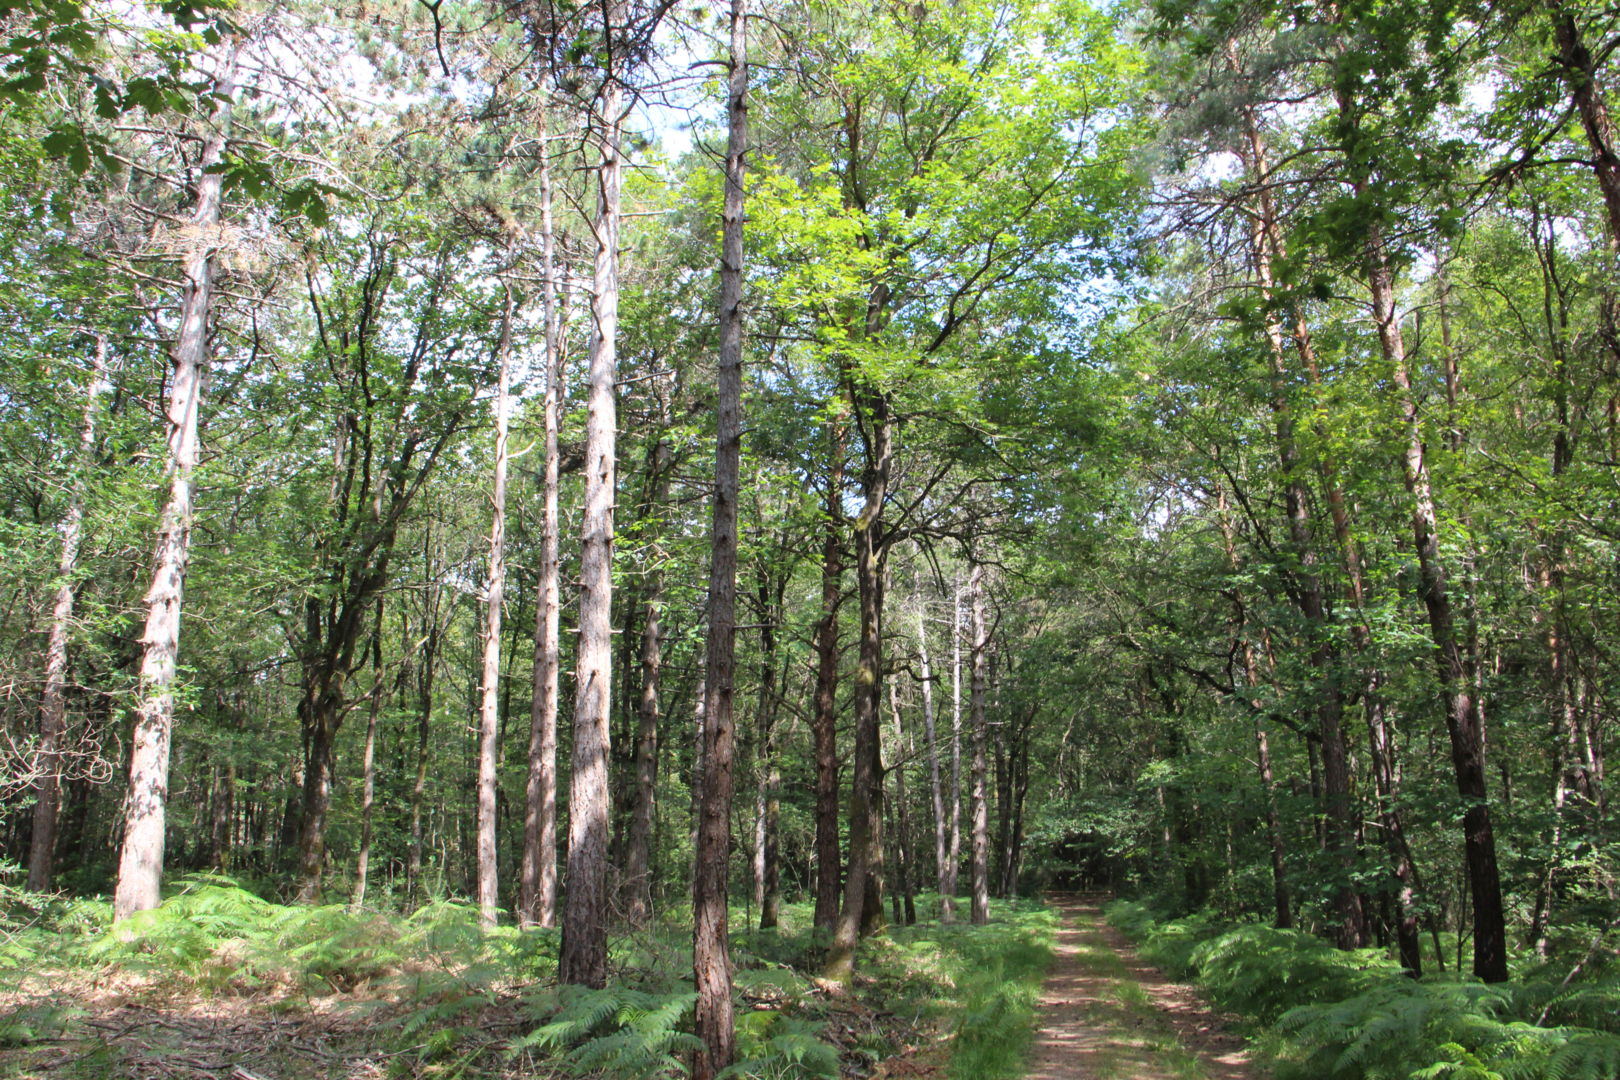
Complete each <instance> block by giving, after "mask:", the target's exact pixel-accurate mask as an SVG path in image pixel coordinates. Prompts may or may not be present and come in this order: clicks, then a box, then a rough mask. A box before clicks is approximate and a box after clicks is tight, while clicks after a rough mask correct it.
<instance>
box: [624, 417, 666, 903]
mask: <svg viewBox="0 0 1620 1080" xmlns="http://www.w3.org/2000/svg"><path fill="white" fill-rule="evenodd" d="M666 420H667V417H666ZM670 456H671V455H670V447H669V443H668V441H667V440H665V439H663V438H660V439H659V440H658V441H657V442H656V443H655V444H654V445H653V450H652V460H650V461H649V462H648V463H647V470H648V480H647V486H648V500H647V502H648V513H649V514H656V513H657V512H658V510H657V508H658V507H660V506H662V505H663V504H664V503H665V502H666V501H667V499H668V496H669V461H670ZM663 606H664V573H663V571H662V570H661V569H654V570H653V571H652V573H651V574H649V575H648V580H647V598H646V602H645V604H644V606H643V608H642V619H641V699H640V702H639V703H638V705H637V709H636V738H635V762H634V767H635V789H634V799H635V802H634V805H633V806H632V808H631V818H630V835H629V838H628V842H627V843H626V845H625V867H624V878H625V919H626V921H628V922H629V923H630V925H632V926H639V925H641V924H642V923H644V922H646V921H647V919H649V918H651V917H652V834H653V817H654V812H655V810H656V808H657V793H658V792H657V787H658V715H659V710H658V694H659V689H660V685H659V684H660V679H661V676H662V672H663V649H664V638H663V619H662V611H663Z"/></svg>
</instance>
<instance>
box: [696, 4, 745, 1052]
mask: <svg viewBox="0 0 1620 1080" xmlns="http://www.w3.org/2000/svg"><path fill="white" fill-rule="evenodd" d="M730 75H731V78H730V82H729V85H728V87H727V95H726V105H727V109H726V114H727V119H728V121H729V125H728V131H727V134H726V182H725V204H724V208H723V210H722V213H721V241H720V356H719V361H720V362H719V373H718V385H717V387H716V390H717V393H716V403H715V412H716V425H715V449H714V525H713V532H712V545H713V547H712V556H711V560H710V563H709V647H708V656H707V663H706V665H705V668H706V672H707V674H706V677H705V679H704V683H705V685H704V691H705V693H706V694H707V695H708V699H709V706H708V709H707V713H708V717H707V719H708V726H707V730H706V731H705V733H704V734H705V742H706V746H705V752H704V768H703V812H702V816H701V818H700V823H699V827H698V843H697V855H696V864H695V866H694V867H693V872H692V877H693V881H692V980H693V984H694V987H695V988H696V990H697V1005H696V1008H695V1011H694V1031H695V1033H696V1035H697V1037H698V1038H699V1039H700V1040H701V1041H702V1043H703V1045H702V1047H701V1048H700V1049H698V1050H697V1051H696V1052H695V1053H694V1054H693V1059H692V1076H693V1080H713V1078H714V1077H715V1076H717V1075H719V1074H720V1073H721V1072H722V1071H724V1070H725V1069H728V1068H730V1067H731V1065H732V1063H733V1061H734V1060H735V1059H736V1028H735V1024H734V1018H733V1015H732V1003H731V942H730V936H729V933H728V927H727V918H728V913H727V904H728V900H727V889H726V877H727V874H726V870H727V866H728V863H729V856H730V853H731V794H732V775H731V769H732V753H733V739H734V726H733V719H734V718H733V705H734V704H735V701H734V697H735V685H734V684H735V680H736V644H737V640H736V639H737V494H738V489H739V486H740V485H739V473H740V471H741V464H742V354H743V312H742V291H743V180H744V171H743V170H744V160H743V159H744V156H745V155H746V154H747V152H748V34H747V7H746V4H745V0H732V4H731V57H730Z"/></svg>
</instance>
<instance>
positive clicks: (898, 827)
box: [889, 679, 917, 926]
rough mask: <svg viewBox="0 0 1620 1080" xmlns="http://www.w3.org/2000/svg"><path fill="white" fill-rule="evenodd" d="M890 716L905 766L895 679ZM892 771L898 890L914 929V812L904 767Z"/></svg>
mask: <svg viewBox="0 0 1620 1080" xmlns="http://www.w3.org/2000/svg"><path fill="white" fill-rule="evenodd" d="M889 716H890V717H891V718H892V720H893V723H894V753H895V757H896V759H897V760H900V761H902V762H903V761H904V758H905V757H906V731H905V726H904V721H902V719H901V717H900V698H899V691H898V689H897V688H896V686H895V684H894V681H893V680H892V679H891V680H890V681H889ZM893 771H894V805H895V811H894V825H895V836H894V876H895V887H896V890H897V891H898V893H899V896H900V900H901V908H902V909H903V910H904V913H905V924H906V925H907V926H914V925H916V922H917V900H916V895H915V894H914V893H913V892H912V890H911V810H910V808H909V807H908V806H907V804H906V767H905V765H904V764H903V763H902V764H899V765H896V766H895V767H894V770H893ZM896 921H899V920H896Z"/></svg>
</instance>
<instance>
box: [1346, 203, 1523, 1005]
mask: <svg viewBox="0 0 1620 1080" xmlns="http://www.w3.org/2000/svg"><path fill="white" fill-rule="evenodd" d="M1367 282H1368V286H1369V288H1370V290H1371V292H1372V301H1373V319H1374V321H1375V322H1376V323H1377V327H1378V340H1379V346H1380V348H1381V350H1382V352H1383V356H1384V360H1385V362H1386V363H1387V364H1388V365H1389V366H1390V368H1391V372H1392V375H1393V378H1394V381H1395V386H1396V389H1397V391H1398V394H1399V398H1398V404H1399V407H1400V412H1401V423H1402V427H1403V429H1404V435H1405V437H1406V447H1405V450H1404V452H1403V453H1402V455H1401V464H1402V468H1403V471H1404V472H1405V476H1406V488H1407V493H1408V495H1409V496H1410V497H1411V500H1412V504H1411V519H1412V542H1413V548H1414V550H1415V551H1416V553H1417V557H1418V577H1419V585H1418V591H1419V594H1420V597H1421V599H1422V600H1423V606H1424V608H1425V610H1426V611H1427V613H1428V617H1429V633H1430V637H1431V638H1432V640H1433V642H1434V647H1435V667H1436V674H1437V675H1438V677H1439V683H1440V689H1441V692H1442V694H1443V696H1444V698H1445V711H1446V729H1447V732H1448V734H1449V735H1450V739H1451V759H1452V767H1453V770H1454V772H1455V773H1456V778H1457V792H1458V794H1460V795H1461V796H1462V797H1463V799H1464V800H1465V801H1467V803H1468V809H1467V810H1466V811H1465V812H1464V815H1463V853H1464V861H1465V863H1466V867H1467V874H1468V885H1469V894H1470V897H1471V899H1472V901H1473V907H1474V974H1475V975H1476V976H1477V977H1478V978H1480V979H1483V980H1484V981H1486V982H1503V981H1505V980H1506V979H1507V977H1508V970H1507V930H1506V918H1505V914H1504V912H1503V907H1502V881H1501V874H1500V871H1499V870H1498V868H1497V862H1496V837H1495V833H1494V832H1493V829H1492V825H1491V812H1490V805H1489V802H1488V801H1487V799H1488V795H1487V784H1486V773H1485V732H1484V725H1483V722H1482V717H1481V713H1480V707H1479V701H1478V698H1477V695H1476V694H1475V691H1474V678H1473V671H1472V670H1471V667H1470V664H1471V662H1477V658H1475V659H1472V660H1471V658H1469V657H1467V656H1465V655H1464V652H1463V648H1462V645H1461V643H1460V642H1459V641H1458V637H1457V626H1456V618H1455V616H1454V614H1453V612H1452V607H1451V594H1450V587H1449V584H1448V581H1447V574H1446V569H1445V565H1444V563H1443V562H1442V561H1441V558H1440V537H1439V523H1438V516H1437V515H1436V513H1435V506H1434V495H1433V491H1432V488H1431V486H1430V482H1429V466H1428V460H1427V456H1426V453H1425V447H1424V438H1423V424H1422V419H1421V416H1420V414H1419V411H1418V404H1417V396H1416V393H1415V392H1414V389H1413V386H1412V379H1411V376H1410V374H1409V372H1408V370H1407V361H1406V349H1405V343H1404V341H1403V340H1402V336H1401V327H1400V322H1399V318H1398V315H1397V312H1396V307H1395V286H1394V278H1393V274H1392V273H1391V271H1390V268H1389V262H1388V258H1387V256H1386V254H1385V251H1384V246H1383V237H1382V234H1381V233H1380V232H1379V230H1378V229H1377V228H1376V227H1374V228H1372V229H1370V230H1369V235H1368V240H1367Z"/></svg>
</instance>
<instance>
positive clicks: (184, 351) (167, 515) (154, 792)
mask: <svg viewBox="0 0 1620 1080" xmlns="http://www.w3.org/2000/svg"><path fill="white" fill-rule="evenodd" d="M241 50H242V42H241V40H240V39H239V38H231V39H229V40H227V41H226V42H224V43H222V45H221V46H220V47H219V50H218V51H217V53H216V55H215V56H214V58H213V60H214V65H213V66H214V71H213V73H212V74H211V75H210V81H211V84H212V90H211V93H212V96H213V98H214V105H213V108H212V110H211V112H210V114H209V118H208V124H209V131H208V134H207V135H205V136H204V142H203V147H202V151H201V153H200V154H199V155H198V160H197V170H196V180H195V182H194V188H195V191H196V202H195V204H194V206H193V207H192V210H191V217H190V226H191V228H192V229H193V230H195V234H196V237H197V239H196V241H195V242H194V248H193V250H192V251H191V252H190V253H188V255H187V257H186V259H185V263H184V267H183V273H184V279H183V284H182V287H181V293H180V323H179V330H178V333H177V335H176V337H175V342H174V348H173V351H172V353H171V356H172V361H173V365H174V372H173V377H172V379H171V382H170V389H169V399H168V410H167V412H168V420H169V438H168V473H169V496H168V501H167V502H166V503H165V505H164V509H163V518H162V522H161V524H160V525H159V527H158V540H157V550H156V553H155V554H154V556H153V566H152V586H151V588H150V589H149V590H148V592H147V611H146V629H145V631H144V632H143V633H142V635H141V642H142V645H143V646H144V650H145V651H144V656H143V659H142V661H141V688H140V705H139V706H138V708H137V716H138V719H137V721H136V724H135V735H134V741H133V743H132V745H131V749H130V763H129V796H128V801H127V804H126V808H125V812H124V842H123V846H122V847H121V848H120V850H119V860H118V891H117V894H116V895H115V897H114V899H113V910H114V913H115V914H116V915H117V917H118V918H121V919H122V918H127V917H129V916H130V915H133V914H134V913H135V912H137V911H146V910H149V909H151V908H155V907H157V905H158V901H159V899H160V891H159V890H160V887H161V884H162V879H163V845H164V835H163V834H164V811H165V807H166V803H167V800H168V794H169V752H170V745H171V741H172V739H173V733H174V689H175V687H174V681H175V673H176V668H177V665H178V663H179V652H180V608H181V600H182V596H183V593H184V588H185V580H186V566H187V563H188V561H189V558H190V554H191V525H192V513H193V490H192V485H193V473H194V471H195V470H196V467H197V454H198V426H199V423H200V417H201V407H202V395H203V387H204V385H205V383H204V378H205V375H206V372H207V367H208V358H209V354H208V331H209V326H208V323H209V317H210V313H211V310H212V303H213V291H214V280H213V275H214V256H215V245H216V244H217V242H218V241H217V232H218V228H219V224H220V220H221V216H222V212H223V199H224V178H223V177H222V176H221V174H220V173H219V172H218V171H217V168H216V167H217V166H218V165H219V164H220V162H221V161H222V160H223V159H224V155H225V146H226V142H227V140H228V138H229V135H230V125H231V111H232V108H233V104H234V102H233V99H234V97H235V94H236V77H237V63H238V61H239V59H240V57H241Z"/></svg>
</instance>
